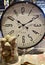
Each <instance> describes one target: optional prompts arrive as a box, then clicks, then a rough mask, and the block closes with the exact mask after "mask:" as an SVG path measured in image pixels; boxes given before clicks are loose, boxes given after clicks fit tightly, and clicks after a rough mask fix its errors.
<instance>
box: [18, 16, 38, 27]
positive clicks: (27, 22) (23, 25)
mask: <svg viewBox="0 0 45 65" xmlns="http://www.w3.org/2000/svg"><path fill="white" fill-rule="evenodd" d="M38 17H39V15H36V16H35V17H33V18H32V19H31V20H30V21H29V22H27V23H25V24H22V26H23V27H24V26H25V25H27V24H28V23H31V22H32V21H34V20H35V19H37V18H38ZM22 26H19V27H18V28H21V27H22ZM25 27H26V26H25ZM26 28H28V27H26Z"/></svg>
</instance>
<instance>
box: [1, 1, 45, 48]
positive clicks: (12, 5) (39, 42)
mask: <svg viewBox="0 0 45 65" xmlns="http://www.w3.org/2000/svg"><path fill="white" fill-rule="evenodd" d="M19 3H29V4H33V5H34V6H36V7H37V8H39V9H40V11H41V12H42V14H43V16H44V17H45V15H44V12H43V10H42V9H41V8H40V7H39V6H37V5H36V4H34V3H32V2H28V1H19V2H15V3H12V4H11V5H10V6H9V7H7V8H6V9H5V11H3V14H2V16H1V20H0V30H1V33H2V37H4V35H3V31H2V19H3V16H4V15H5V13H6V11H7V10H8V9H9V8H11V6H13V5H15V4H19ZM44 36H45V32H44V35H43V37H42V38H41V39H40V41H38V42H37V43H36V44H35V45H32V46H30V47H25V48H21V47H18V48H19V49H27V48H31V47H34V46H36V45H38V44H39V43H40V42H41V41H42V40H43V38H44Z"/></svg>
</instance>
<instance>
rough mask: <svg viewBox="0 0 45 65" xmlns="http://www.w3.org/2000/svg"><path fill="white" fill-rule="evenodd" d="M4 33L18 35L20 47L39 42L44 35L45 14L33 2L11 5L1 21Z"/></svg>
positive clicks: (17, 41) (17, 40)
mask: <svg viewBox="0 0 45 65" xmlns="http://www.w3.org/2000/svg"><path fill="white" fill-rule="evenodd" d="M1 29H2V32H3V35H4V36H5V35H7V34H9V35H12V36H16V37H17V39H16V43H17V45H18V47H20V48H27V47H31V46H33V45H35V44H37V43H38V42H39V41H40V40H41V39H42V37H43V35H44V16H43V13H42V11H41V10H40V9H39V8H38V7H37V6H36V5H34V4H31V3H18V4H14V5H12V6H11V7H9V8H8V9H7V10H6V11H5V13H4V15H3V17H2V22H1Z"/></svg>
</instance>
